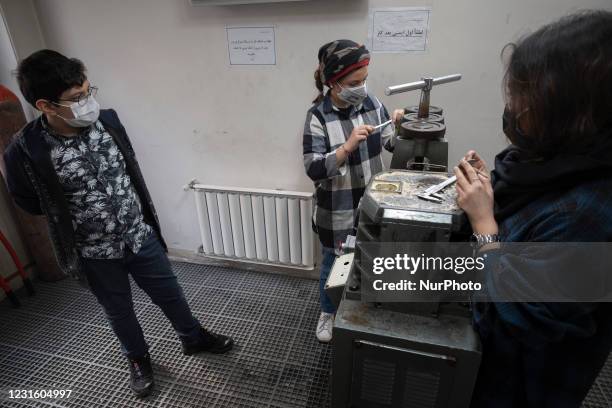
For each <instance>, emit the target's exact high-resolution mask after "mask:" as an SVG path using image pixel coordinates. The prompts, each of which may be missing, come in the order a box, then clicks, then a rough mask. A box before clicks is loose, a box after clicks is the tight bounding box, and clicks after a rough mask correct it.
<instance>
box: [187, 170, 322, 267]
mask: <svg viewBox="0 0 612 408" xmlns="http://www.w3.org/2000/svg"><path fill="white" fill-rule="evenodd" d="M188 188H189V189H191V190H193V191H194V192H195V200H196V208H197V212H198V221H199V224H200V233H201V236H202V252H203V254H204V255H206V256H212V257H222V258H228V259H234V260H240V261H247V262H263V263H272V264H279V265H285V266H293V267H301V268H309V269H311V268H313V264H314V261H313V239H314V235H313V234H314V233H313V231H312V205H313V204H312V200H313V194H312V193H302V192H296V191H282V190H263V189H246V188H235V187H224V186H210V185H204V184H198V183H197V182H194V181H192V182H191V183H190V184H189V185H188Z"/></svg>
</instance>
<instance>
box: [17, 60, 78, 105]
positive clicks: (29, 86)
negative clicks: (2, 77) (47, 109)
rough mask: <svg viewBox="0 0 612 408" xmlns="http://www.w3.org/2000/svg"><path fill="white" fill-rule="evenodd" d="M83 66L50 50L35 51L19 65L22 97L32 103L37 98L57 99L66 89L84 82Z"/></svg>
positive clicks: (18, 73) (55, 100)
mask: <svg viewBox="0 0 612 408" xmlns="http://www.w3.org/2000/svg"><path fill="white" fill-rule="evenodd" d="M86 79H87V76H86V75H85V65H83V63H82V62H81V61H79V60H78V59H76V58H68V57H65V56H64V55H62V54H60V53H59V52H57V51H53V50H40V51H36V52H35V53H33V54H32V55H30V56H29V57H27V58H26V59H24V60H23V61H21V63H20V64H19V67H18V68H17V81H18V82H19V88H20V89H21V93H22V94H23V96H24V98H25V99H26V100H27V101H28V102H29V103H30V104H31V105H32V106H35V105H36V101H37V100H39V99H47V100H49V101H52V102H57V100H58V98H59V96H60V95H61V94H62V93H64V92H65V91H66V90H68V89H70V88H73V87H75V86H81V85H83V82H85V80H86Z"/></svg>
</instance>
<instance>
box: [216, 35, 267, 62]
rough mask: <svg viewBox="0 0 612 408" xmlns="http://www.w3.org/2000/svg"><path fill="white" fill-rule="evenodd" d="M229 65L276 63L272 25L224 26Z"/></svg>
mask: <svg viewBox="0 0 612 408" xmlns="http://www.w3.org/2000/svg"><path fill="white" fill-rule="evenodd" d="M226 32H227V47H228V50H229V60H230V65H276V44H275V36H274V27H226Z"/></svg>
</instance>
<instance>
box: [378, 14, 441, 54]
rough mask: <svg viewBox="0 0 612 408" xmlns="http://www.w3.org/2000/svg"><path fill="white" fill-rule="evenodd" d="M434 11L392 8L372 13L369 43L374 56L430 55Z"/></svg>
mask: <svg viewBox="0 0 612 408" xmlns="http://www.w3.org/2000/svg"><path fill="white" fill-rule="evenodd" d="M430 18H431V8H428V7H390V8H374V9H371V10H370V18H369V27H368V42H369V48H370V51H372V52H391V53H399V52H403V53H423V52H425V51H427V45H428V44H427V43H428V38H429V24H430Z"/></svg>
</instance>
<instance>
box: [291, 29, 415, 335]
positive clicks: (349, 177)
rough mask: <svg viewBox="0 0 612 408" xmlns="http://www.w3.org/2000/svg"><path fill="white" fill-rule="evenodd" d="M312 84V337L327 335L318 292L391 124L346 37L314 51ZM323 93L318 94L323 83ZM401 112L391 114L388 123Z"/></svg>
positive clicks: (328, 323) (307, 144) (328, 306)
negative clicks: (317, 310)
mask: <svg viewBox="0 0 612 408" xmlns="http://www.w3.org/2000/svg"><path fill="white" fill-rule="evenodd" d="M318 58H319V67H318V68H317V70H316V71H315V75H314V77H315V82H316V86H317V89H318V90H319V96H318V97H317V98H316V99H315V100H314V101H313V104H314V105H313V106H312V108H310V110H309V111H308V114H307V116H306V124H305V127H304V138H303V154H304V167H305V168H306V174H308V176H309V177H310V178H311V179H312V181H313V182H314V183H315V189H316V193H315V197H316V207H315V215H314V219H313V221H314V226H315V229H316V231H317V233H318V234H319V239H320V241H321V244H322V246H323V260H322V262H321V274H320V299H321V316H320V318H319V323H318V325H317V338H318V339H319V341H322V342H328V341H330V340H331V337H332V327H333V316H334V313H335V308H334V306H333V304H332V303H331V301H330V300H329V298H328V297H327V296H326V295H325V292H324V290H323V288H324V285H325V281H326V280H327V277H328V275H329V271H330V269H331V266H332V265H333V262H334V258H335V255H336V252H337V250H338V249H339V245H340V244H341V243H342V242H343V241H345V240H346V237H347V235H349V234H350V233H351V232H352V229H353V224H354V222H355V215H356V210H357V206H358V204H359V200H360V199H361V197H362V195H363V193H364V190H365V187H366V186H367V184H368V183H369V181H370V179H371V178H372V176H374V175H376V174H377V173H380V172H381V171H383V170H384V169H383V161H382V156H381V153H382V148H383V146H384V147H385V148H386V149H387V150H389V151H391V150H392V149H393V143H394V140H393V134H394V125H393V124H389V125H388V126H385V127H382V128H379V129H374V127H375V126H377V125H380V124H382V123H384V122H386V121H388V120H389V119H390V118H389V114H388V112H387V109H386V108H385V107H384V105H383V104H382V103H381V102H380V101H379V100H378V99H377V98H376V97H375V96H373V95H369V94H368V91H367V85H366V79H367V76H368V65H369V63H370V53H369V52H368V50H367V49H366V48H365V47H364V46H363V45H359V44H357V43H355V42H353V41H350V40H337V41H332V42H330V43H327V44H325V45H323V46H322V47H321V48H320V49H319V55H318ZM325 86H327V88H328V91H327V93H324V89H325V88H324V87H325ZM403 114H404V111H403V110H402V109H398V110H396V111H395V112H394V113H393V119H394V121H398V120H399V119H400V118H401V116H402V115H403Z"/></svg>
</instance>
